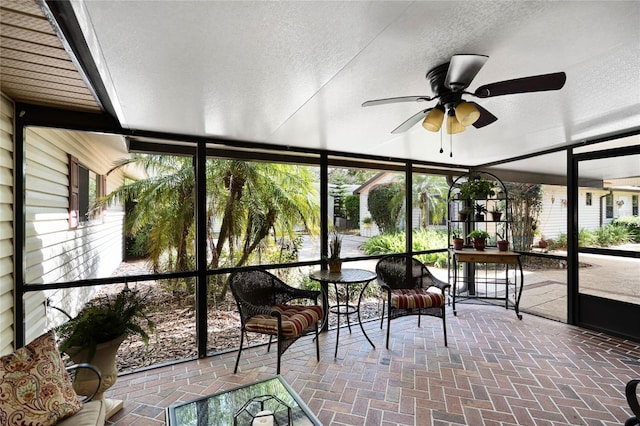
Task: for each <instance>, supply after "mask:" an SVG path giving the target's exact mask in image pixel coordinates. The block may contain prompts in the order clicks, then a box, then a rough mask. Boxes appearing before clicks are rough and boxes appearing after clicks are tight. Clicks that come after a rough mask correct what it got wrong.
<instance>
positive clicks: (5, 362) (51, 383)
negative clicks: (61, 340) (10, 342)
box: [0, 331, 81, 426]
mask: <svg viewBox="0 0 640 426" xmlns="http://www.w3.org/2000/svg"><path fill="white" fill-rule="evenodd" d="M80 408H81V405H80V401H79V400H78V396H77V395H76V393H75V391H74V390H73V387H72V386H71V381H70V379H69V375H68V374H67V371H66V370H65V368H64V364H63V362H62V358H61V357H60V352H58V348H57V346H56V342H55V339H54V336H53V332H51V331H50V332H48V333H46V334H43V335H42V336H40V337H38V338H37V339H35V340H34V341H33V342H31V343H29V344H28V345H27V346H25V347H23V348H20V349H18V350H17V351H15V352H14V353H13V354H11V355H5V356H3V357H2V358H0V425H9V426H14V425H16V426H18V425H31V426H36V425H42V426H47V425H53V424H55V423H56V422H57V421H58V420H60V419H63V418H65V417H69V416H71V415H73V414H75V413H77V412H78V411H80Z"/></svg>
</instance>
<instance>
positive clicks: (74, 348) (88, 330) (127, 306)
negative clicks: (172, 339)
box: [56, 287, 155, 360]
mask: <svg viewBox="0 0 640 426" xmlns="http://www.w3.org/2000/svg"><path fill="white" fill-rule="evenodd" d="M146 297H147V295H146V294H145V295H141V294H140V291H139V290H132V289H131V288H129V287H125V288H124V289H123V290H122V291H121V292H120V293H118V294H117V295H115V296H114V295H109V296H104V297H100V298H97V299H94V300H93V301H91V302H89V303H88V304H87V305H86V306H85V307H84V308H83V309H82V310H81V311H80V312H79V313H78V315H77V316H76V317H74V318H72V319H70V320H69V321H67V322H66V323H64V324H62V325H60V326H59V327H57V328H56V334H57V336H58V338H59V339H60V345H59V348H60V351H61V352H66V353H68V354H69V355H75V354H76V353H79V352H81V351H82V350H83V349H88V357H89V360H91V359H92V358H93V356H94V355H95V353H96V346H97V345H98V344H100V343H104V342H108V341H110V340H113V339H115V338H117V337H120V336H123V335H126V336H129V335H139V336H140V337H141V338H142V340H143V342H144V343H145V344H148V343H149V335H148V334H147V331H146V330H145V328H144V327H143V326H142V324H145V326H146V328H147V329H148V330H149V331H153V329H154V327H155V325H154V323H153V321H151V319H150V318H149V317H148V316H147V314H146V310H147V303H146Z"/></svg>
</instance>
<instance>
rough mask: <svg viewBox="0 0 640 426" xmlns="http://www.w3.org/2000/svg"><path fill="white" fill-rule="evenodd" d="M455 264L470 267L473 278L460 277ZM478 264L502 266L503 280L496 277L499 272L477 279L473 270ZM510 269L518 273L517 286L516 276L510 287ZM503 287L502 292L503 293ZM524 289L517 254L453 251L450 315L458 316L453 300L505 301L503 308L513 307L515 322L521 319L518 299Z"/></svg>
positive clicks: (471, 250)
mask: <svg viewBox="0 0 640 426" xmlns="http://www.w3.org/2000/svg"><path fill="white" fill-rule="evenodd" d="M458 263H468V264H473V265H474V267H473V268H470V270H471V271H473V274H469V275H468V276H467V275H465V276H462V277H459V274H458ZM479 264H495V265H503V266H504V274H505V275H504V278H500V277H498V273H499V271H497V270H495V271H494V272H495V273H494V277H488V274H486V273H485V277H484V278H481V277H477V276H476V274H475V267H476V266H477V265H479ZM511 265H513V266H515V267H517V268H518V270H519V271H520V284H519V285H518V279H517V274H515V275H514V281H513V284H512V283H511V282H510V281H509V267H510V266H511ZM503 286H504V289H502V288H503ZM511 286H513V299H511V298H510V297H509V288H510V287H511ZM523 287H524V272H523V271H522V263H521V262H520V254H519V253H515V252H512V251H498V250H496V249H485V250H484V251H478V250H474V249H462V250H453V286H452V288H453V314H454V315H457V311H456V299H462V300H470V299H485V300H486V299H493V300H504V302H505V308H506V309H509V305H510V304H513V307H514V309H515V312H516V316H517V317H518V319H522V315H521V314H520V297H522V288H523Z"/></svg>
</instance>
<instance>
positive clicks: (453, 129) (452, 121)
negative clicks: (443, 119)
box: [447, 110, 464, 135]
mask: <svg viewBox="0 0 640 426" xmlns="http://www.w3.org/2000/svg"><path fill="white" fill-rule="evenodd" d="M462 132H464V126H463V125H462V124H460V122H459V121H458V119H457V118H456V116H455V113H454V112H453V110H449V115H448V117H447V133H448V134H450V135H455V134H456V133H462Z"/></svg>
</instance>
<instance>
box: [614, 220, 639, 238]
mask: <svg viewBox="0 0 640 426" xmlns="http://www.w3.org/2000/svg"><path fill="white" fill-rule="evenodd" d="M613 225H615V226H622V227H624V228H626V230H627V232H628V234H629V239H630V241H632V242H634V243H640V216H624V217H619V218H617V219H615V220H614V221H613Z"/></svg>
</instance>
